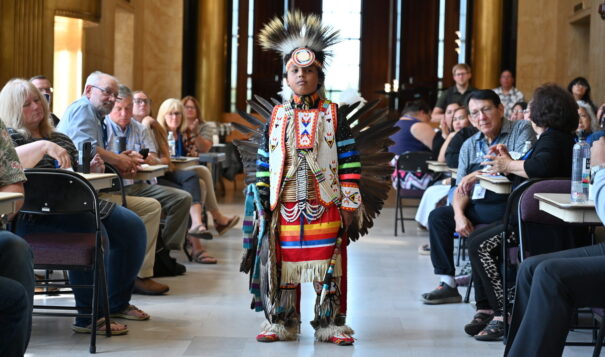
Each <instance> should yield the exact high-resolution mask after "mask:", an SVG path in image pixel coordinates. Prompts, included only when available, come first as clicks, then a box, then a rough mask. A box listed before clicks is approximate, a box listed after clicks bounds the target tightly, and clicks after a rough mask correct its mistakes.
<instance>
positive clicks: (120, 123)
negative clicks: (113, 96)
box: [104, 85, 191, 250]
mask: <svg viewBox="0 0 605 357" xmlns="http://www.w3.org/2000/svg"><path fill="white" fill-rule="evenodd" d="M118 98H119V99H118V100H117V101H116V103H115V105H114V107H113V110H112V111H111V113H109V115H107V116H106V117H105V121H104V124H105V126H106V128H107V129H106V134H105V135H106V138H107V142H108V143H114V144H115V143H117V142H118V140H119V138H120V137H124V138H126V143H125V146H126V147H125V149H126V151H125V153H127V155H128V156H130V157H131V158H133V159H135V160H140V161H139V162H140V163H143V162H144V163H146V164H149V165H159V164H161V163H162V162H161V161H160V159H159V158H158V156H157V150H156V147H155V143H154V141H153V139H152V138H151V136H150V135H149V131H148V130H147V128H145V126H144V125H143V124H141V123H139V122H138V121H136V120H132V109H133V101H132V91H131V90H130V89H129V88H128V87H126V86H124V85H120V86H119V90H118ZM141 149H149V153H148V155H147V158H145V159H144V160H143V157H142V156H141V154H139V151H140V150H141ZM108 150H111V151H114V153H115V154H120V153H119V152H117V151H120V148H118V147H116V145H113V147H111V146H110V147H108ZM121 154H124V152H122V153H121ZM124 186H125V187H124V191H125V192H126V194H127V195H129V196H140V197H149V198H154V199H156V200H158V201H159V202H160V204H161V205H162V208H163V209H164V210H165V211H166V224H165V227H164V230H163V231H162V241H163V243H164V246H165V247H166V248H167V249H170V250H180V249H181V248H182V247H183V243H184V242H185V236H186V234H187V225H188V223H189V220H188V217H189V207H190V206H191V195H190V194H189V193H187V192H185V191H183V190H179V189H176V188H172V187H168V186H161V185H157V184H154V185H150V184H148V183H146V182H143V181H140V180H139V181H132V180H124Z"/></svg>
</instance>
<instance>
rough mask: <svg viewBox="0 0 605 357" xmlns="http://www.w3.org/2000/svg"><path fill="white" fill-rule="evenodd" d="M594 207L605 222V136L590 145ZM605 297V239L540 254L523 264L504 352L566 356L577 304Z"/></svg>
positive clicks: (595, 303)
mask: <svg viewBox="0 0 605 357" xmlns="http://www.w3.org/2000/svg"><path fill="white" fill-rule="evenodd" d="M590 159H591V165H593V166H592V172H593V174H594V175H593V178H594V186H593V189H594V190H595V192H596V194H595V208H596V210H597V214H598V215H599V218H600V219H601V221H602V222H605V170H602V168H604V167H605V139H603V138H601V139H599V141H596V142H595V143H594V144H593V146H592V150H591V157H590ZM603 301H605V243H601V244H597V245H593V246H589V247H582V248H576V249H570V250H564V251H560V252H556V253H550V254H543V255H537V256H534V257H531V258H528V259H527V260H525V261H524V262H523V264H521V268H520V270H519V275H518V276H517V294H516V297H515V306H514V310H513V319H512V322H511V325H510V330H509V333H508V340H507V341H506V349H505V351H504V355H505V356H549V357H550V356H561V355H562V354H563V348H564V347H565V340H566V338H567V333H568V331H569V327H570V321H571V320H572V316H573V314H574V312H575V309H576V308H578V307H593V306H594V307H597V306H599V307H602V306H603Z"/></svg>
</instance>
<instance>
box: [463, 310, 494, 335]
mask: <svg viewBox="0 0 605 357" xmlns="http://www.w3.org/2000/svg"><path fill="white" fill-rule="evenodd" d="M493 318H494V314H486V313H484V312H478V313H476V314H475V316H473V320H472V321H471V322H469V323H468V324H466V325H464V332H466V333H467V334H468V335H469V336H475V335H477V334H478V333H479V332H481V331H482V330H483V329H484V328H485V326H487V324H489V322H490V321H492V319H493Z"/></svg>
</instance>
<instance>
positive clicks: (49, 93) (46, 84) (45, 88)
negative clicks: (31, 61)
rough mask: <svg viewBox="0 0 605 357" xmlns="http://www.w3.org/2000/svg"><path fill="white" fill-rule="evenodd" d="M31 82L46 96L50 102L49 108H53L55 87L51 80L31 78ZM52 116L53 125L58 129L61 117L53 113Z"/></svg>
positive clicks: (42, 77) (40, 77) (41, 77)
mask: <svg viewBox="0 0 605 357" xmlns="http://www.w3.org/2000/svg"><path fill="white" fill-rule="evenodd" d="M29 81H30V82H32V84H33V85H34V86H35V87H36V88H38V90H39V91H40V93H42V95H43V96H44V98H46V100H47V101H48V107H49V108H52V104H53V85H52V83H50V79H48V78H47V77H45V76H42V75H40V76H34V77H31V78H30V79H29ZM50 116H51V118H52V120H53V125H54V126H55V127H57V125H58V124H59V120H60V119H59V117H58V116H56V115H55V114H54V113H53V112H51V113H50Z"/></svg>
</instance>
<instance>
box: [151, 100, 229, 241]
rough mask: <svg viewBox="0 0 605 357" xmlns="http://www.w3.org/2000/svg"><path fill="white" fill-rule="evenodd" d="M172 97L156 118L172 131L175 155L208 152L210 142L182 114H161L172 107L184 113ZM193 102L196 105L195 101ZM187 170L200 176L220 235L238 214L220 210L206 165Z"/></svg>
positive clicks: (207, 202) (194, 154)
mask: <svg viewBox="0 0 605 357" xmlns="http://www.w3.org/2000/svg"><path fill="white" fill-rule="evenodd" d="M173 99H174V98H172V99H167V100H165V101H164V103H162V106H164V105H166V106H165V107H164V108H165V109H166V111H165V112H162V111H161V110H160V111H159V112H158V119H157V120H158V122H159V123H160V125H161V126H162V127H163V128H164V130H166V132H169V131H170V132H172V133H173V135H174V138H175V140H176V142H177V145H176V146H177V156H189V157H198V156H199V153H202V152H208V150H209V148H210V147H211V146H212V144H210V147H209V146H208V141H207V139H204V138H203V137H202V136H201V135H200V134H199V131H198V129H196V128H195V127H193V129H192V126H191V125H190V124H189V122H188V121H187V122H186V121H184V120H183V115H181V116H179V117H176V118H174V120H168V119H169V118H168V117H167V116H166V115H163V114H165V113H169V112H170V110H172V109H177V111H180V112H181V113H184V111H183V110H185V107H184V106H183V105H182V104H181V102H179V101H178V100H176V101H177V102H179V103H178V104H177V103H176V102H175V100H173ZM190 102H191V100H190ZM193 103H195V102H193ZM195 104H196V106H197V103H195ZM160 109H161V107H160ZM196 112H197V113H199V107H198V108H197V109H196ZM185 113H186V112H185ZM185 117H187V115H185ZM187 170H193V171H195V173H196V174H197V175H198V177H199V178H200V180H201V184H202V192H203V193H204V194H205V196H204V197H203V198H202V202H203V203H204V205H205V207H206V209H207V210H208V212H210V214H211V215H212V219H213V221H214V228H215V229H216V232H217V233H218V235H219V236H222V235H223V234H225V233H226V232H227V231H229V230H230V229H231V228H233V227H234V226H235V225H236V224H237V223H238V222H239V216H233V217H231V218H229V217H227V216H225V215H224V214H223V213H222V212H221V211H220V209H219V207H218V203H217V200H216V192H215V189H214V183H213V181H212V174H211V172H210V170H209V169H208V168H207V167H206V166H203V165H196V166H193V167H190V168H188V169H187Z"/></svg>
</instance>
